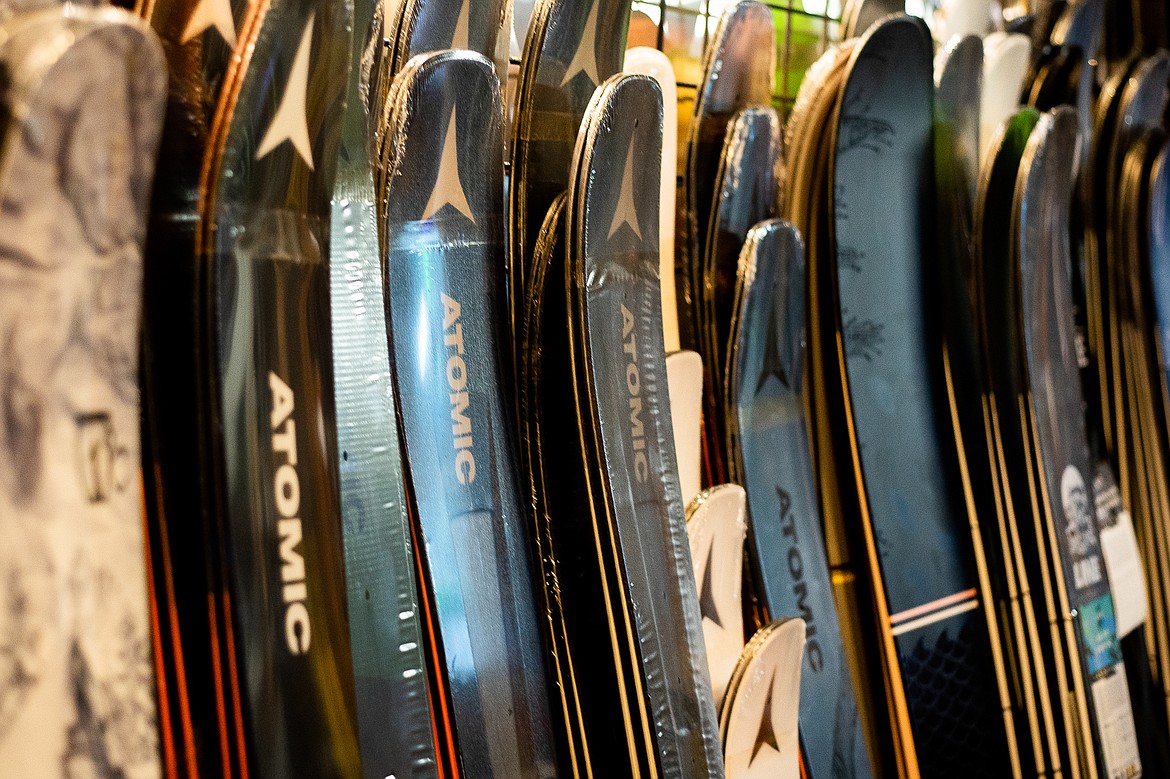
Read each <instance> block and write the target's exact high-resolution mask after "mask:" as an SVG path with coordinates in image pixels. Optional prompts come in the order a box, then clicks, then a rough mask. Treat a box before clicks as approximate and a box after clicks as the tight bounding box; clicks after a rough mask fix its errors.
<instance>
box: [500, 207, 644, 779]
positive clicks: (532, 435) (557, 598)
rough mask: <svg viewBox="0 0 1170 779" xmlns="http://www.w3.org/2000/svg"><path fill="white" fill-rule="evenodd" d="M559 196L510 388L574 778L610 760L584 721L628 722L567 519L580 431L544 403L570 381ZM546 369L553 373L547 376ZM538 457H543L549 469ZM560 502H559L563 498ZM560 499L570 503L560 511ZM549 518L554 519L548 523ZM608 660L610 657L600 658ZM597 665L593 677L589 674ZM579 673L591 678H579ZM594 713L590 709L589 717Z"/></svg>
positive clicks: (580, 537) (595, 585)
mask: <svg viewBox="0 0 1170 779" xmlns="http://www.w3.org/2000/svg"><path fill="white" fill-rule="evenodd" d="M566 199H567V195H566V194H564V193H562V194H561V195H560V196H558V197H557V199H556V200H554V201H553V205H552V207H551V208H550V209H549V212H548V214H547V215H546V216H545V219H544V223H543V225H542V226H541V230H540V239H539V240H538V241H537V243H536V246H535V247H534V250H533V262H532V273H531V274H530V275H529V277H528V288H527V289H526V290H525V295H524V317H523V319H522V320H521V329H520V333H519V348H518V350H517V362H518V365H519V368H520V370H519V372H518V375H519V377H520V385H519V387H518V395H519V415H520V422H521V451H522V455H523V460H524V465H525V470H526V472H527V473H528V477H529V482H528V487H529V490H530V493H529V494H530V496H531V500H532V506H533V519H534V522H533V527H534V532H533V539H534V542H535V544H536V549H537V553H538V554H537V560H538V564H539V566H540V571H539V573H540V579H539V583H540V587H541V593H542V595H543V599H544V615H545V617H546V619H543V620H542V626H543V627H544V629H545V635H546V637H547V641H548V646H549V647H550V652H551V655H552V658H553V670H554V673H555V677H556V684H557V689H558V691H559V693H560V705H559V706H557V705H554V706H553V708H552V711H553V715H554V717H555V718H557V721H558V722H559V723H560V725H561V727H560V731H559V733H558V736H559V737H560V738H561V739H562V741H561V744H562V752H563V753H564V755H565V757H564V760H565V761H567V763H568V765H569V767H570V768H571V770H572V773H573V775H574V776H591V775H592V773H593V766H594V765H595V764H597V765H598V768H599V770H600V769H603V768H608V767H609V766H608V764H607V763H605V762H603V761H600V760H594V758H593V756H592V755H591V753H590V749H589V731H590V729H591V726H593V725H596V724H598V723H602V722H605V723H608V724H609V725H610V726H611V727H613V729H612V730H609V731H606V732H605V733H604V735H603V737H601V738H595V743H598V742H601V743H606V744H613V743H618V739H621V738H625V737H626V736H628V734H629V733H630V732H632V728H630V727H628V720H627V721H626V722H624V723H623V724H626V725H627V727H625V728H622V727H621V726H617V720H615V718H614V717H613V716H612V715H613V713H614V712H615V711H623V710H624V706H623V705H622V703H621V701H622V700H623V696H624V694H625V683H624V680H623V672H622V669H621V666H620V663H619V662H618V661H617V660H616V654H613V653H612V652H611V647H612V642H613V641H614V636H615V625H614V624H613V623H612V615H611V614H609V613H606V611H605V605H606V603H607V602H608V601H607V599H606V598H604V597H602V598H598V597H597V596H596V595H597V593H599V592H602V591H603V590H604V585H603V582H602V580H601V579H600V570H601V569H600V567H599V566H598V563H597V561H596V560H595V559H591V558H590V556H589V553H588V552H589V550H591V549H592V548H593V547H592V538H591V536H590V535H589V531H588V529H587V528H586V527H585V526H584V525H585V523H584V522H581V521H572V522H570V521H566V520H567V519H568V518H569V517H574V514H573V513H572V512H573V510H574V509H575V510H576V511H581V510H582V509H583V508H584V507H586V506H587V505H588V502H589V497H588V495H587V492H588V486H587V485H586V484H585V465H584V460H583V457H584V455H583V453H581V449H580V447H579V446H570V447H568V448H567V449H566V448H565V447H564V442H565V440H570V441H573V440H575V439H576V438H577V437H578V436H579V432H578V431H577V430H576V427H575V419H569V417H568V415H567V414H565V413H563V412H562V413H549V414H548V415H547V417H546V416H545V409H550V408H552V409H555V408H557V403H556V401H555V400H554V399H559V398H562V397H563V396H564V387H565V386H567V384H568V383H569V382H570V381H571V378H569V376H568V375H567V374H569V373H570V365H569V361H568V354H567V352H568V345H567V343H566V342H564V341H561V340H560V339H559V337H564V336H565V335H567V332H568V330H567V328H568V314H567V313H566V310H565V293H564V289H563V284H564V276H565V254H564V246H565V243H564V242H565V201H566ZM546 298H547V300H546ZM546 327H547V330H546ZM550 375H551V376H553V377H554V378H553V380H551V381H548V380H546V376H550ZM546 393H547V394H548V397H546ZM546 446H547V447H548V451H549V453H548V454H547V455H546V454H545V447H546ZM570 452H571V453H573V454H575V455H577V457H576V458H574V459H572V461H571V463H570V464H568V467H562V468H556V469H553V468H552V463H560V464H562V465H565V464H566V463H565V461H566V459H568V457H566V456H565V454H567V453H570ZM546 462H548V463H549V464H550V466H549V469H548V471H547V473H546V465H545V464H546ZM550 486H551V487H552V489H550V488H549V487H550ZM562 500H564V501H567V504H564V505H562V503H561V501H562ZM567 507H572V508H569V510H568V511H566V508H567ZM554 517H560V518H562V519H561V521H558V522H554ZM578 519H579V518H578ZM607 617H609V618H610V621H609V622H607ZM574 658H576V659H574ZM611 660H612V661H613V663H614V664H613V665H607V662H608V661H611ZM598 666H600V670H599V671H598V672H597V673H598V675H597V678H596V679H593V672H594V669H596V668H598ZM578 678H582V679H588V680H590V681H591V682H593V683H590V684H582V685H580V686H578V684H577V679H578ZM600 680H604V681H605V682H608V683H609V684H614V683H616V685H617V688H618V689H617V690H615V689H614V688H613V687H611V686H609V684H605V683H597V682H599V681H600ZM611 696H612V697H611ZM615 701H616V702H617V703H616V705H615ZM595 706H596V707H600V708H599V709H597V708H594V707H595ZM595 711H596V712H597V714H596V716H593V715H594V712H595ZM627 717H628V715H627ZM614 726H616V727H614ZM593 732H594V733H595V734H596V731H593ZM619 733H621V734H622V735H618V734H619ZM611 739H615V740H611ZM615 753H616V754H615ZM599 755H609V756H611V758H612V759H614V760H617V761H619V764H620V761H621V759H622V758H623V757H628V755H623V754H622V753H621V750H620V749H617V750H602V751H601V752H600V753H599Z"/></svg>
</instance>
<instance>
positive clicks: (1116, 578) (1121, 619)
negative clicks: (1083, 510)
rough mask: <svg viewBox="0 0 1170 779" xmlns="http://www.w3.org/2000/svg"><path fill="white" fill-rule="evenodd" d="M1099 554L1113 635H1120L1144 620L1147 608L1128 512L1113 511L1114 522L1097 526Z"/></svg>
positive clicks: (1138, 557)
mask: <svg viewBox="0 0 1170 779" xmlns="http://www.w3.org/2000/svg"><path fill="white" fill-rule="evenodd" d="M1101 553H1102V555H1103V556H1104V558H1105V570H1106V571H1108V573H1109V589H1110V590H1112V592H1113V610H1114V614H1115V616H1116V618H1117V637H1118V638H1123V637H1124V636H1127V635H1129V633H1130V631H1132V630H1133V629H1134V628H1136V627H1137V626H1138V625H1141V624H1142V623H1144V622H1145V621H1146V613H1147V612H1148V610H1149V607H1148V604H1147V601H1146V577H1145V572H1144V571H1143V570H1142V558H1141V551H1140V550H1139V549H1138V544H1137V536H1136V535H1135V534H1134V532H1133V518H1132V517H1131V516H1130V515H1129V512H1128V511H1121V512H1119V513H1118V514H1117V522H1116V524H1114V525H1111V526H1109V527H1103V528H1101Z"/></svg>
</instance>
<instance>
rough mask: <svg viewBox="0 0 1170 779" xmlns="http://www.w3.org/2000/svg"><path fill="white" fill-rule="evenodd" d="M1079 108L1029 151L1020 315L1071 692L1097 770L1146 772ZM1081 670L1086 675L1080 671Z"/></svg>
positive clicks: (1022, 203)
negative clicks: (1082, 316) (1107, 534)
mask: <svg viewBox="0 0 1170 779" xmlns="http://www.w3.org/2000/svg"><path fill="white" fill-rule="evenodd" d="M1076 121H1077V120H1076V115H1075V113H1074V112H1073V111H1072V110H1071V109H1068V108H1060V109H1057V110H1056V111H1055V112H1053V113H1052V114H1046V115H1045V116H1043V117H1041V119H1040V122H1039V124H1038V125H1037V126H1036V129H1035V130H1034V131H1033V133H1032V136H1031V138H1030V139H1029V140H1028V145H1027V147H1026V148H1025V150H1024V156H1023V160H1022V162H1021V164H1020V174H1019V177H1018V178H1017V180H1016V196H1015V204H1014V206H1013V211H1014V212H1015V214H1016V217H1014V218H1015V219H1016V220H1017V222H1016V224H1015V225H1014V229H1015V240H1017V241H1018V251H1019V269H1018V273H1019V279H1020V312H1019V314H1020V316H1021V322H1022V328H1021V329H1022V332H1023V336H1024V344H1025V362H1026V365H1025V369H1026V375H1027V380H1028V385H1029V388H1030V390H1031V391H1030V393H1029V411H1030V414H1029V423H1030V426H1031V433H1032V436H1033V446H1034V456H1035V457H1036V463H1037V467H1038V469H1039V470H1040V491H1041V496H1042V497H1041V502H1042V508H1041V511H1042V512H1043V515H1044V516H1045V517H1046V519H1047V528H1048V533H1049V543H1050V545H1051V546H1052V547H1053V548H1054V550H1055V552H1056V553H1057V555H1058V559H1059V565H1060V567H1061V571H1060V575H1058V576H1056V580H1057V595H1058V602H1059V606H1060V613H1061V614H1063V615H1069V617H1066V618H1065V619H1064V620H1063V622H1064V628H1065V632H1066V634H1069V644H1070V646H1073V645H1075V646H1077V647H1078V648H1079V649H1080V653H1079V654H1080V668H1079V669H1074V672H1073V674H1072V676H1073V678H1072V682H1073V684H1072V687H1073V692H1074V695H1075V698H1074V700H1075V703H1076V705H1077V708H1078V709H1079V714H1080V717H1079V718H1078V719H1079V721H1080V726H1081V737H1082V738H1083V740H1084V742H1085V755H1086V757H1087V758H1088V759H1089V761H1090V764H1089V765H1087V766H1085V770H1086V773H1087V775H1088V776H1090V777H1095V776H1102V777H1112V776H1137V775H1139V774H1140V773H1141V762H1140V759H1139V757H1138V754H1137V742H1136V737H1135V734H1134V722H1133V711H1132V708H1131V705H1130V697H1129V689H1128V686H1127V681H1126V672H1125V664H1124V663H1123V661H1122V657H1121V647H1120V645H1119V643H1118V639H1117V632H1116V630H1117V629H1116V619H1115V616H1114V608H1113V597H1112V595H1111V594H1110V590H1109V580H1108V576H1107V573H1106V569H1105V565H1104V561H1103V559H1102V556H1101V547H1100V544H1099V541H1098V537H1097V527H1096V523H1095V521H1094V512H1095V501H1094V498H1093V490H1092V479H1093V473H1092V471H1091V470H1090V462H1089V446H1088V439H1087V436H1086V432H1085V420H1084V417H1083V415H1082V413H1081V411H1082V409H1083V408H1084V406H1083V399H1082V396H1081V392H1080V387H1081V385H1080V381H1079V365H1078V362H1077V356H1076V344H1075V331H1074V320H1073V303H1072V288H1071V280H1070V278H1069V276H1068V272H1069V263H1070V259H1069V256H1070V255H1069V245H1068V240H1069V239H1068V223H1069V222H1068V220H1069V213H1068V206H1069V203H1068V200H1067V198H1066V197H1065V193H1067V192H1069V191H1071V189H1072V183H1073V171H1074V170H1075V166H1074V164H1075V157H1074V153H1075V151H1076V148H1077V142H1076V139H1077V127H1076ZM1077 670H1079V673H1077Z"/></svg>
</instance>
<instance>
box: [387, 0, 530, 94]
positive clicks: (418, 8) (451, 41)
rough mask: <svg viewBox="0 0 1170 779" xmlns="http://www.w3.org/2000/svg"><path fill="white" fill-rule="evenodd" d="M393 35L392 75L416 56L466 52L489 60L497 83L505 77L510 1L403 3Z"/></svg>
mask: <svg viewBox="0 0 1170 779" xmlns="http://www.w3.org/2000/svg"><path fill="white" fill-rule="evenodd" d="M398 9H399V15H398V18H397V19H395V20H394V25H395V26H394V28H393V29H392V34H393V35H394V36H395V39H394V40H393V41H392V44H393V52H394V54H393V57H392V59H391V61H390V63H389V67H390V68H392V71H391V72H392V73H398V72H399V71H401V70H402V68H404V67H405V66H406V63H407V61H408V60H409V59H410V58H411V57H413V56H415V55H416V54H423V53H426V52H430V51H439V50H441V49H468V50H470V51H475V52H479V53H480V54H482V55H484V56H485V57H487V58H488V59H490V60H492V62H493V63H494V64H495V67H496V74H497V75H498V76H499V78H500V83H501V84H502V83H505V82H506V80H507V75H508V43H509V41H510V30H511V28H512V3H511V0H403V1H402V2H401V3H400V4H399V5H398Z"/></svg>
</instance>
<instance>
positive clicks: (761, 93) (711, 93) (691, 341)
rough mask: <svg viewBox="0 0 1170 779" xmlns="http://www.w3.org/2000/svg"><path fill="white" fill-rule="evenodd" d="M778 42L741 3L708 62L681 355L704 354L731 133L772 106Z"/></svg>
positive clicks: (683, 281) (686, 188) (692, 167)
mask: <svg viewBox="0 0 1170 779" xmlns="http://www.w3.org/2000/svg"><path fill="white" fill-rule="evenodd" d="M775 34H776V33H775V28H774V27H773V23H772V12H771V11H769V10H768V8H767V7H765V6H764V5H763V4H761V3H759V2H756V1H755V0H740V1H739V2H737V3H735V4H734V5H732V6H729V7H728V8H727V9H726V10H725V11H724V12H723V15H722V16H721V17H720V18H719V25H718V26H717V27H716V29H715V34H714V37H713V38H712V40H711V42H710V44H709V45H708V47H707V50H706V52H704V55H703V78H702V81H701V82H700V85H699V93H698V95H697V96H696V99H695V110H694V114H693V115H692V116H691V124H690V129H689V134H688V137H687V145H686V163H685V167H684V169H683V176H682V186H681V188H680V189H679V192H678V199H679V204H678V206H679V207H678V222H677V226H676V229H675V235H676V237H677V238H676V244H675V294H676V299H677V302H678V326H679V341H680V343H681V345H682V348H683V349H690V350H694V351H698V352H700V353H703V351H704V350H703V340H702V338H701V337H700V335H699V327H700V326H701V322H703V316H702V313H701V308H702V306H703V305H704V304H703V299H704V295H703V294H702V289H703V285H704V283H705V279H704V260H703V257H704V252H705V250H706V248H707V245H708V232H709V230H710V226H711V213H712V211H713V210H714V206H715V199H716V180H717V177H718V172H719V165H720V160H721V159H722V157H723V146H724V142H725V138H726V133H727V125H728V123H729V122H730V121H731V119H732V116H733V115H734V114H735V113H736V112H737V111H739V110H741V109H744V108H748V107H751V106H768V105H771V100H772V86H773V83H774V79H775V71H776V67H775V63H776V43H775ZM777 146H779V143H778V142H777ZM704 359H706V355H705V354H704ZM704 368H705V373H706V377H707V380H706V384H707V385H711V384H712V383H713V382H722V378H721V376H722V373H723V370H724V366H723V365H709V364H705V365H704ZM704 396H705V399H704V407H703V427H704V435H703V472H704V484H705V485H706V486H714V485H717V484H723V483H725V482H726V481H727V463H726V457H725V456H724V452H723V447H724V441H723V437H722V433H721V430H720V428H719V427H718V426H717V425H716V420H717V419H719V418H720V415H721V414H722V409H720V408H718V407H717V406H715V405H713V403H714V402H715V396H714V395H713V394H711V393H710V392H704Z"/></svg>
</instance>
